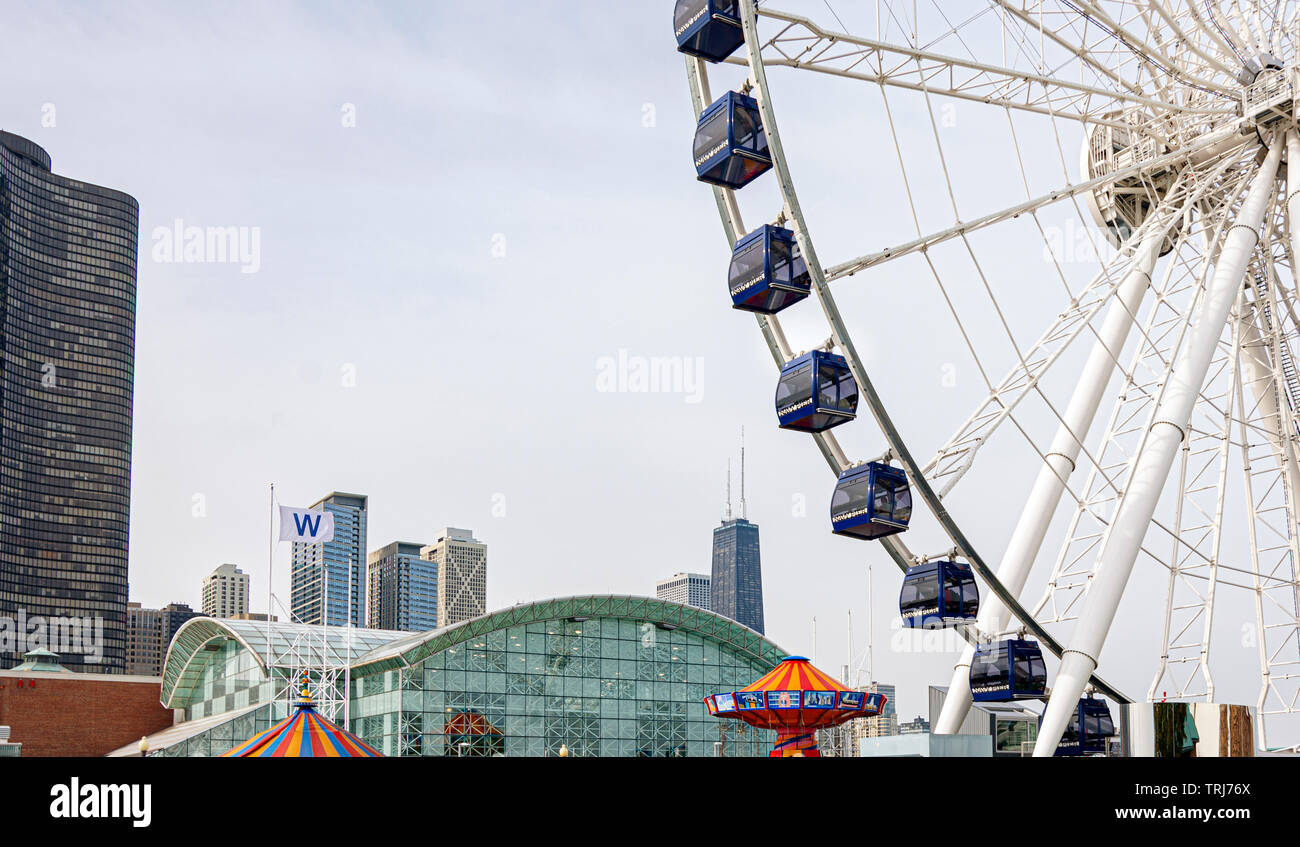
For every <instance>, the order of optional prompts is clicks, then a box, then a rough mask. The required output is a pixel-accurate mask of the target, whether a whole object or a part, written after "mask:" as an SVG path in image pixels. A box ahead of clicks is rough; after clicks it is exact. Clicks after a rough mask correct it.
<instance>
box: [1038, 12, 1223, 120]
mask: <svg viewBox="0 0 1300 847" xmlns="http://www.w3.org/2000/svg"><path fill="white" fill-rule="evenodd" d="M1062 2H1063V3H1065V5H1067V6H1070V7H1073V8H1076V9H1078V10H1079V12H1080V14H1082V15H1084V16H1086V17H1087V18H1089V19H1090V20H1092V21H1093V22H1094V23H1096V24H1097V25H1098V26H1100V27H1103V28H1104V29H1106V30H1107V31H1108V32H1110V33H1111V34H1112V35H1113V37H1114V38H1115V39H1116V40H1117V41H1118V42H1119V43H1121V44H1123V45H1124V46H1125V47H1126V48H1128V49H1129V50H1132V51H1133V52H1134V53H1135V54H1136V55H1137V56H1138V57H1139V58H1140V59H1141V60H1142V61H1144V62H1146V63H1149V64H1151V65H1154V66H1155V67H1157V68H1158V69H1159V70H1160V72H1161V73H1162V74H1164V75H1167V76H1168V77H1170V78H1171V79H1177V80H1178V81H1180V82H1182V83H1184V84H1186V85H1190V86H1192V87H1194V88H1197V89H1201V90H1203V91H1207V92H1210V93H1212V94H1216V95H1219V96H1220V97H1224V98H1230V97H1233V96H1235V95H1233V94H1231V93H1230V92H1231V91H1232V90H1234V89H1229V88H1228V87H1226V86H1225V85H1224V84H1223V82H1222V81H1221V80H1219V79H1213V78H1210V77H1204V76H1198V75H1196V74H1193V73H1189V72H1188V71H1187V70H1186V69H1184V68H1180V64H1185V63H1179V62H1176V61H1174V59H1173V58H1171V57H1170V56H1169V55H1168V54H1167V53H1166V52H1165V50H1164V49H1163V48H1162V47H1161V46H1159V45H1157V44H1153V43H1151V41H1150V40H1148V39H1144V38H1143V37H1142V36H1141V35H1140V34H1138V33H1136V32H1133V31H1131V30H1130V29H1129V28H1127V27H1126V26H1124V25H1123V24H1121V23H1120V22H1118V21H1116V20H1115V19H1113V18H1111V17H1110V16H1109V15H1108V14H1106V12H1105V11H1104V10H1103V9H1102V8H1101V7H1100V6H1099V5H1097V4H1096V3H1092V2H1089V0H1062ZM1182 35H1183V39H1184V41H1185V42H1186V40H1187V39H1188V38H1189V35H1188V34H1187V33H1185V32H1184V33H1182ZM1223 70H1224V71H1225V72H1227V68H1223ZM1228 73H1229V78H1231V72H1228Z"/></svg>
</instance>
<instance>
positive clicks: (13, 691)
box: [0, 672, 172, 758]
mask: <svg viewBox="0 0 1300 847" xmlns="http://www.w3.org/2000/svg"><path fill="white" fill-rule="evenodd" d="M160 693H161V680H158V679H147V678H140V677H136V678H129V677H127V678H123V677H116V678H114V677H106V676H101V675H90V674H79V673H70V674H63V673H28V674H22V673H12V672H6V673H3V674H0V726H9V727H11V728H12V730H13V732H12V734H11V736H10V739H9V740H10V741H13V742H15V743H20V744H22V745H23V752H22V755H23V757H24V758H26V757H28V756H103V755H105V754H106V753H109V752H111V751H113V750H116V749H117V748H118V747H121V746H123V745H125V744H129V743H131V742H132V741H139V740H140V737H141V736H143V735H149V734H150V733H154V732H157V731H158V730H160V729H165V728H167V727H169V726H171V725H172V712H171V710H170V709H164V708H163V707H162V705H161V704H160V703H159V702H158V697H159V695H160Z"/></svg>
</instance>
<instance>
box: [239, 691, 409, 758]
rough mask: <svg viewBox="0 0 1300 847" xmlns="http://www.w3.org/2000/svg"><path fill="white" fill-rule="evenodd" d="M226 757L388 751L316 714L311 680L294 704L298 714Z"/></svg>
mask: <svg viewBox="0 0 1300 847" xmlns="http://www.w3.org/2000/svg"><path fill="white" fill-rule="evenodd" d="M221 755H222V758H226V757H230V758H237V757H244V756H289V757H308V756H323V757H329V758H337V757H354V756H355V757H364V758H370V757H375V756H379V757H382V756H383V755H384V754H383V753H380V752H379V751H378V750H376V749H375V748H374V747H371V746H370V745H369V744H367V743H366V742H364V741H362V740H361V739H360V738H357V737H356V736H355V735H353V734H352V733H350V732H348V731H347V730H346V729H343V728H342V727H340V726H338V725H337V724H335V723H333V722H332V721H329V720H326V719H325V718H323V717H321V716H320V715H318V714H317V713H316V709H315V707H314V706H313V705H312V699H311V693H310V692H308V690H307V679H306V677H304V678H303V687H302V691H301V694H300V697H299V699H298V700H297V701H296V702H295V703H294V713H293V714H292V715H290V716H289V717H287V718H285V719H284V720H282V721H280V722H279V723H278V724H276V725H275V726H273V727H271V728H270V729H268V730H267V731H266V732H263V733H261V734H260V735H257V736H256V737H254V738H250V739H249V740H248V741H245V742H244V743H243V744H240V745H239V746H238V747H236V748H234V749H233V750H230V751H227V752H225V753H222V754H221Z"/></svg>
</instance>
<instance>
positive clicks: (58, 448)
mask: <svg viewBox="0 0 1300 847" xmlns="http://www.w3.org/2000/svg"><path fill="white" fill-rule="evenodd" d="M139 219H140V210H139V205H138V204H137V203H136V201H135V199H134V198H132V197H130V196H129V195H126V194H123V193H122V192H120V191H114V190H112V189H108V188H101V187H99V186H96V185H91V184H90V183H86V182H80V181H78V180H74V179H69V178H67V177H64V176H59V175H57V174H55V173H53V172H52V170H51V162H50V156H49V154H48V153H46V152H45V151H44V150H43V149H41V148H40V147H38V146H37V145H36V144H33V143H32V142H30V141H28V140H27V139H25V138H20V137H18V136H16V135H12V134H10V133H7V132H0V351H2V352H0V357H2V359H3V367H2V368H0V615H3V616H6V617H10V618H16V617H19V616H22V615H25V616H26V618H27V619H28V620H30V619H32V618H33V617H41V618H45V619H46V620H47V621H48V620H49V619H50V618H65V619H67V618H75V619H81V620H83V621H84V620H90V621H92V622H94V623H92V625H93V626H96V627H97V628H98V627H102V660H101V661H99V662H94V661H93V657H94V655H95V653H96V652H98V651H95V650H87V649H85V644H84V643H82V644H79V645H71V644H56V643H52V644H48V645H45V646H48V647H49V648H50V649H52V650H54V651H55V652H57V653H58V654H59V661H60V663H62V664H63V665H65V666H66V667H67V668H68V669H69V670H79V671H93V672H97V673H122V672H123V671H124V669H125V666H126V602H127V574H126V569H127V531H128V524H129V517H130V491H131V409H132V387H133V384H134V371H135V289H136V258H137V246H138V235H139ZM78 647H80V648H81V649H80V650H78ZM19 661H21V656H20V655H19V653H18V651H10V652H5V653H0V668H9V667H12V666H14V665H15V664H17V663H18V662H19Z"/></svg>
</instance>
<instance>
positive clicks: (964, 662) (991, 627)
mask: <svg viewBox="0 0 1300 847" xmlns="http://www.w3.org/2000/svg"><path fill="white" fill-rule="evenodd" d="M1154 214H1160V212H1159V211H1157V212H1156V213H1154ZM1177 219H1178V216H1177V215H1170V216H1168V217H1167V218H1166V219H1165V221H1164V223H1165V225H1164V226H1152V227H1150V228H1149V229H1148V230H1147V233H1146V235H1145V236H1144V237H1143V240H1142V244H1141V245H1140V246H1139V247H1138V250H1137V253H1136V255H1135V256H1134V260H1133V264H1132V266H1131V267H1130V268H1129V271H1128V273H1127V274H1126V275H1125V276H1124V279H1123V280H1122V281H1121V282H1120V284H1119V288H1118V289H1117V290H1116V301H1115V302H1114V303H1113V304H1112V305H1111V307H1110V310H1109V311H1108V312H1107V313H1106V318H1105V321H1104V322H1103V323H1102V326H1101V331H1100V332H1099V333H1098V335H1097V338H1096V340H1095V341H1094V343H1093V347H1092V352H1091V353H1090V354H1089V355H1088V360H1087V363H1086V364H1085V365H1084V368H1083V372H1082V373H1081V374H1080V376H1079V382H1078V385H1077V387H1076V388H1075V390H1074V396H1073V397H1071V398H1070V405H1069V406H1068V407H1067V408H1066V412H1065V415H1064V417H1063V418H1062V420H1061V424H1060V426H1059V427H1058V428H1057V430H1056V436H1055V438H1053V439H1052V446H1051V449H1050V450H1049V451H1048V452H1047V454H1046V463H1045V464H1044V465H1043V467H1042V468H1041V469H1040V470H1039V471H1038V478H1037V479H1036V480H1035V481H1034V487H1033V489H1032V490H1031V491H1030V494H1029V499H1028V500H1026V501H1025V506H1024V509H1022V510H1021V513H1020V520H1019V522H1018V523H1017V524H1016V529H1015V532H1013V533H1012V536H1011V541H1010V543H1009V544H1008V545H1007V551H1006V554H1005V555H1004V556H1003V557H1002V564H1001V565H1000V566H999V567H998V572H997V573H998V579H999V580H1001V581H1002V584H1003V585H1005V586H1006V587H1007V589H1008V590H1009V591H1013V592H1015V593H1016V594H1019V593H1020V592H1021V591H1022V590H1024V587H1025V581H1026V580H1027V579H1028V578H1029V571H1030V568H1032V567H1033V564H1034V559H1035V558H1036V557H1037V556H1038V551H1039V548H1040V547H1042V544H1043V539H1044V538H1045V537H1046V535H1047V528H1048V526H1049V524H1051V522H1052V515H1054V514H1055V513H1056V507H1057V504H1059V503H1060V501H1061V495H1062V494H1063V493H1064V492H1065V484H1066V481H1067V480H1068V479H1069V477H1070V474H1071V473H1073V472H1074V468H1075V462H1076V461H1077V459H1078V457H1079V450H1080V447H1081V444H1080V442H1081V441H1082V440H1083V439H1084V438H1086V437H1087V435H1088V428H1089V427H1090V426H1091V424H1092V421H1093V419H1094V418H1095V417H1096V416H1097V409H1098V407H1099V406H1100V404H1101V399H1102V395H1103V394H1105V391H1106V385H1107V383H1108V382H1109V381H1110V377H1111V374H1112V373H1114V371H1115V367H1116V362H1117V361H1118V358H1119V355H1120V352H1121V351H1122V350H1123V349H1124V344H1125V342H1126V341H1127V340H1128V336H1129V331H1130V330H1131V329H1132V327H1133V318H1134V316H1135V315H1136V314H1137V312H1138V308H1139V307H1140V306H1141V304H1142V299H1143V297H1144V296H1145V295H1146V291H1147V289H1148V288H1149V287H1150V286H1151V272H1152V271H1153V270H1154V269H1155V265H1156V258H1157V257H1158V256H1159V255H1160V247H1161V245H1162V244H1163V243H1164V241H1165V237H1166V234H1167V233H1168V231H1169V229H1170V228H1171V227H1172V225H1173V223H1175V222H1176V221H1177ZM1153 223H1154V221H1153ZM1010 618H1011V613H1010V611H1009V610H1008V609H1007V607H1006V606H1005V605H1004V604H1003V603H1001V602H999V601H998V598H997V597H990V598H988V599H987V600H985V601H984V603H982V604H981V606H980V612H979V618H978V620H977V624H976V627H977V628H978V629H979V630H980V631H981V632H1001V631H1003V630H1004V629H1006V626H1007V624H1008V623H1009V622H1010ZM974 657H975V649H974V648H973V647H971V646H969V645H967V647H966V648H965V649H964V650H963V651H962V654H961V659H959V660H958V662H957V665H956V666H955V667H954V668H953V672H952V680H951V681H950V682H949V683H948V696H947V698H946V699H945V700H944V702H943V711H942V712H941V713H940V714H939V721H938V723H937V724H936V726H935V729H934V731H935V732H936V733H940V734H943V735H951V734H954V733H956V732H957V730H958V729H959V728H960V727H961V724H962V721H964V720H965V719H966V714H967V712H969V711H970V706H971V692H970V664H971V661H972V660H973V659H974Z"/></svg>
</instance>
